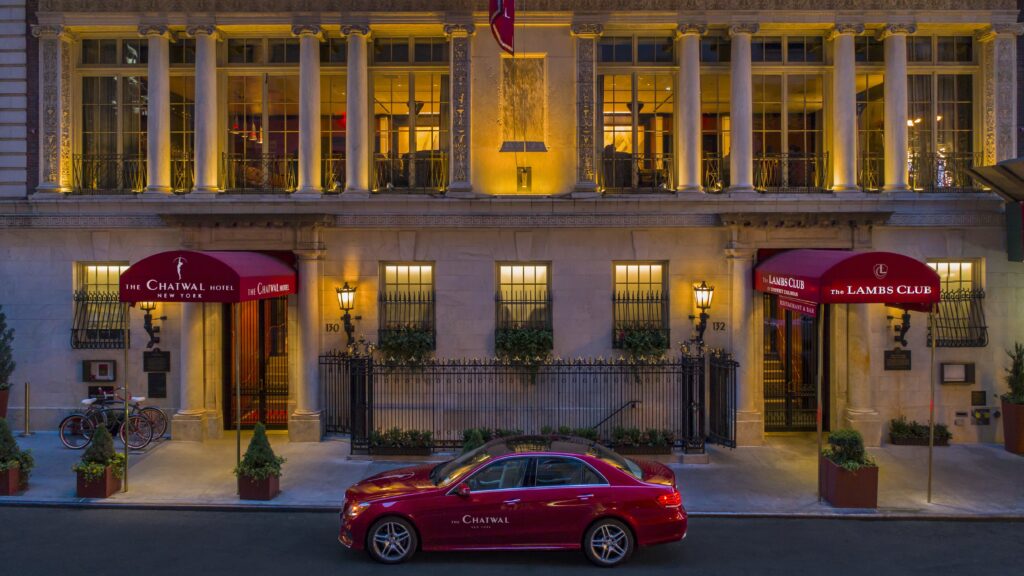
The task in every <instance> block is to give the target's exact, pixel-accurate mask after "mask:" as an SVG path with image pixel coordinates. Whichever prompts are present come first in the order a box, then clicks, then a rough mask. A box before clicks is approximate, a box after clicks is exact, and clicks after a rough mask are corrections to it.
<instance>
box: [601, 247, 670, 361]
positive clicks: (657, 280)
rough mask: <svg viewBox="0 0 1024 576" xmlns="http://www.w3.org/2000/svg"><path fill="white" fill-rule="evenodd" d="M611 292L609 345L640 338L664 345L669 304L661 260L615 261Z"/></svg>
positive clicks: (667, 331)
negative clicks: (613, 285) (610, 341)
mask: <svg viewBox="0 0 1024 576" xmlns="http://www.w3.org/2000/svg"><path fill="white" fill-rule="evenodd" d="M614 267H615V288H614V292H613V293H612V317H613V320H612V321H613V323H614V325H613V327H612V346H613V347H615V348H623V347H625V345H626V344H627V340H634V339H643V340H644V341H645V342H660V343H661V344H663V345H664V347H666V348H667V347H668V344H669V342H670V340H669V313H668V311H669V308H668V303H669V302H668V290H667V289H666V288H665V280H666V276H665V273H664V271H665V264H664V263H644V262H636V263H632V262H631V263H623V264H615V265H614Z"/></svg>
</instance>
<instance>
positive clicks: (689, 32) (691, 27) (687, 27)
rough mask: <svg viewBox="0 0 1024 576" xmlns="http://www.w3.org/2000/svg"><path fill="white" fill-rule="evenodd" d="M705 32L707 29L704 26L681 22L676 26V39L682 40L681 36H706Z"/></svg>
mask: <svg viewBox="0 0 1024 576" xmlns="http://www.w3.org/2000/svg"><path fill="white" fill-rule="evenodd" d="M707 32H708V27H707V25H706V24H697V23H693V22H683V23H680V24H679V25H678V26H676V38H682V37H683V36H703V35H705V34H707Z"/></svg>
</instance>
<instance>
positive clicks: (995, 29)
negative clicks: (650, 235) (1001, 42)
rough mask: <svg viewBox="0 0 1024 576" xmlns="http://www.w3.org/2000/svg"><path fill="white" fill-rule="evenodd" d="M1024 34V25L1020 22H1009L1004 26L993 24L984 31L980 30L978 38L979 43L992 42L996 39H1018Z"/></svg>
mask: <svg viewBox="0 0 1024 576" xmlns="http://www.w3.org/2000/svg"><path fill="white" fill-rule="evenodd" d="M1022 34H1024V24H1021V23H1018V22H1007V23H1004V24H993V25H991V26H989V27H988V28H985V29H984V30H980V31H979V32H978V33H977V35H976V38H977V40H978V42H981V43H985V42H991V41H993V40H995V39H996V38H1016V37H1017V36H1020V35H1022Z"/></svg>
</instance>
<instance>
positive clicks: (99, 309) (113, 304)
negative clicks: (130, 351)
mask: <svg viewBox="0 0 1024 576" xmlns="http://www.w3.org/2000/svg"><path fill="white" fill-rule="evenodd" d="M127 269H128V263H127V262H79V263H76V264H75V269H74V285H75V289H74V292H73V301H74V319H73V322H72V326H71V347H72V348H83V349H117V348H124V347H125V346H126V345H128V335H129V334H130V332H129V333H128V334H126V333H125V330H124V325H125V321H126V320H127V317H126V316H125V306H126V305H125V304H124V303H122V302H120V301H119V298H118V294H119V291H120V286H119V281H120V278H121V274H122V273H123V272H124V271H125V270H127Z"/></svg>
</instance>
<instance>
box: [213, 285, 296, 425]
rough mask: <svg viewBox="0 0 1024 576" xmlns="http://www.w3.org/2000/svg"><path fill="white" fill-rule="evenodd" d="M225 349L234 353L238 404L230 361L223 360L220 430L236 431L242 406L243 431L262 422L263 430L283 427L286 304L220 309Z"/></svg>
mask: <svg viewBox="0 0 1024 576" xmlns="http://www.w3.org/2000/svg"><path fill="white" fill-rule="evenodd" d="M225 309H226V311H227V313H226V314H225V315H224V317H225V337H226V338H227V339H228V341H229V345H228V346H226V347H225V349H226V350H227V351H228V353H229V354H234V350H235V346H237V347H238V351H239V356H240V357H239V364H240V368H241V370H240V371H239V375H240V377H241V378H240V382H239V389H240V390H239V391H240V395H239V400H240V402H238V403H237V404H236V399H235V395H236V392H235V386H234V382H235V378H234V373H233V370H234V360H233V356H228V357H227V358H225V360H226V362H225V363H224V364H225V374H226V376H227V377H226V378H225V380H224V382H225V386H224V388H225V394H224V398H226V399H227V401H226V402H224V426H225V427H226V428H227V429H229V430H233V429H234V427H235V418H236V414H235V410H236V406H238V405H240V406H241V422H242V428H252V427H253V426H255V425H256V423H257V422H262V423H263V424H264V425H265V426H266V427H267V428H285V427H287V426H288V301H287V298H271V299H267V300H253V301H249V302H242V303H240V304H238V305H237V307H232V306H231V305H225ZM233 314H238V315H239V318H238V320H239V322H238V324H239V333H238V334H237V335H233V330H232V326H233V323H234V318H233V317H232V315H233Z"/></svg>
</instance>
